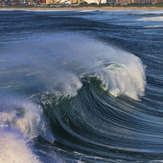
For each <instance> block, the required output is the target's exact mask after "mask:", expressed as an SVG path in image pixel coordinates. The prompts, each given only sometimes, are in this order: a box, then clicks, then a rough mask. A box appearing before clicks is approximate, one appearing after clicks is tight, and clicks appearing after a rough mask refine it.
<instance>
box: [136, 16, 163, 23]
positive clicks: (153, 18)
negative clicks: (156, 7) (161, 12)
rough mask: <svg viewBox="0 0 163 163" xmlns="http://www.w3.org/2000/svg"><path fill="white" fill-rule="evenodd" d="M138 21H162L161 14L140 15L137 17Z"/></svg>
mask: <svg viewBox="0 0 163 163" xmlns="http://www.w3.org/2000/svg"><path fill="white" fill-rule="evenodd" d="M137 20H138V21H161V22H162V21H163V16H155V17H142V18H140V19H137Z"/></svg>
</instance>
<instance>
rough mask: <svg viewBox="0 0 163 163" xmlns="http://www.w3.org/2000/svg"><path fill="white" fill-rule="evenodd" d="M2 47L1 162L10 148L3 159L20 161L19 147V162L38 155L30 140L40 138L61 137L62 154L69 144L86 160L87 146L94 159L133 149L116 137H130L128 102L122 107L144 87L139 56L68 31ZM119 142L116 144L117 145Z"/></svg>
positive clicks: (144, 81) (35, 37)
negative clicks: (4, 95) (127, 121)
mask: <svg viewBox="0 0 163 163" xmlns="http://www.w3.org/2000/svg"><path fill="white" fill-rule="evenodd" d="M40 43H41V45H42V46H41V47H40ZM29 47H30V48H29ZM3 53H5V58H4V62H2V66H4V69H3V70H2V72H1V75H2V76H3V77H4V81H5V82H6V84H5V86H4V87H3V92H4V94H6V93H8V94H10V95H11V96H13V95H14V98H13V97H12V98H11V97H9V96H7V97H6V98H4V97H2V99H3V100H2V101H3V102H1V104H0V109H1V113H0V124H1V126H0V127H1V128H0V129H1V131H2V132H1V137H3V138H2V142H1V143H0V148H2V149H3V151H2V156H1V161H4V160H6V157H8V155H9V154H11V156H10V157H8V158H7V159H8V160H9V161H11V160H13V161H14V160H19V158H18V157H16V156H17V155H18V154H19V157H20V159H21V158H23V159H24V162H29V160H32V162H39V161H40V160H41V159H40V158H39V157H37V156H35V155H34V154H33V153H36V152H35V150H34V151H32V148H31V147H30V146H31V145H30V144H31V142H33V141H34V140H35V139H37V138H38V137H41V138H42V139H44V140H45V141H47V142H48V143H51V145H52V144H53V143H56V146H57V147H58V149H59V147H60V144H62V145H63V144H64V146H66V147H65V149H62V150H63V151H62V152H63V153H67V152H66V148H68V149H73V150H74V151H75V152H76V154H75V155H81V157H84V158H85V160H87V157H88V158H89V157H90V155H91V153H92V154H93V155H98V156H99V158H98V159H99V160H100V157H105V155H106V152H104V151H106V149H108V150H110V154H109V157H112V156H113V155H114V154H115V153H116V150H118V151H119V153H120V154H119V156H118V157H117V158H119V159H122V156H121V152H126V154H127V153H128V152H129V151H130V150H131V151H136V150H138V149H132V146H131V145H129V144H128V145H126V144H125V143H123V141H121V140H119V139H120V138H121V139H122V140H124V141H127V140H128V141H130V140H133V133H131V131H130V127H131V126H127V125H123V123H126V122H125V121H124V118H126V117H128V118H129V119H130V118H133V119H134V118H135V117H132V112H133V110H132V108H129V109H131V110H127V111H126V110H125V109H124V108H125V106H127V105H128V106H129V105H130V104H129V101H130V100H131V101H132V99H133V100H140V99H141V96H143V95H144V91H145V85H146V77H145V67H144V66H143V64H142V62H141V60H140V59H139V58H138V57H136V56H135V55H133V54H130V53H129V52H126V51H124V50H122V49H120V48H118V47H115V46H113V45H109V44H108V43H105V42H101V41H98V40H96V39H93V38H89V37H86V36H83V35H79V34H72V33H70V34H68V33H62V34H54V35H51V36H47V35H46V36H45V35H41V36H40V35H36V36H34V37H32V38H28V39H27V40H20V41H18V42H14V43H13V44H12V45H8V48H7V49H6V50H4V52H3ZM21 58H22V59H21ZM13 61H14V62H13ZM11 62H12V65H10V63H11ZM6 63H7V64H6ZM6 74H8V75H7V76H6ZM22 94H23V97H22ZM20 96H21V98H20ZM118 97H119V98H118ZM130 107H131V106H130ZM117 109H118V110H117ZM114 114H116V115H114ZM119 122H120V124H118V123H119ZM101 124H103V125H102V126H101ZM121 125H123V128H121ZM122 129H123V131H122ZM121 132H123V133H124V135H123V134H122V135H121V136H120V133H121ZM100 135H102V136H100ZM54 137H55V138H54ZM99 137H100V139H99ZM106 138H107V139H106ZM55 139H57V141H55ZM105 139H106V140H105ZM18 140H20V141H18ZM118 141H120V142H119V143H120V144H121V145H118V146H116V145H115V142H118ZM8 144H9V145H8ZM134 145H135V143H134ZM4 147H5V148H4ZM15 148H16V149H19V150H14V149H15ZM51 148H54V147H51ZM100 148H101V149H100ZM98 149H100V150H98ZM54 151H55V149H54ZM87 152H88V153H87ZM79 153H80V154H79ZM86 153H87V154H88V155H89V153H90V155H89V156H87V154H86ZM67 154H68V153H67ZM82 155H83V156H82ZM75 157H76V156H75ZM55 158H57V162H59V161H61V162H62V159H61V160H60V159H59V157H58V156H55ZM94 159H97V158H96V157H94ZM98 159H97V160H98ZM106 159H108V156H107V157H106Z"/></svg>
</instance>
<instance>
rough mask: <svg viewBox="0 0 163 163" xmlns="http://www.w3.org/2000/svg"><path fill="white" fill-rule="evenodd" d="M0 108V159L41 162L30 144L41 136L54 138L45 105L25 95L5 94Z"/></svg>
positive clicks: (49, 139)
mask: <svg viewBox="0 0 163 163" xmlns="http://www.w3.org/2000/svg"><path fill="white" fill-rule="evenodd" d="M0 110H1V112H0V149H1V150H0V162H6V163H13V162H24V163H26V162H33V163H35V162H40V161H39V158H38V157H37V156H36V155H34V154H33V152H32V150H31V147H30V146H29V143H30V142H31V141H32V139H33V138H35V137H37V136H39V135H40V136H42V137H43V138H44V139H46V140H47V141H49V142H53V141H54V138H53V135H52V133H51V131H50V129H49V127H48V124H47V121H46V119H45V118H44V117H43V113H42V110H41V108H40V107H39V106H37V105H35V104H33V103H32V102H30V101H26V100H23V99H22V98H9V97H8V98H3V97H1V103H0Z"/></svg>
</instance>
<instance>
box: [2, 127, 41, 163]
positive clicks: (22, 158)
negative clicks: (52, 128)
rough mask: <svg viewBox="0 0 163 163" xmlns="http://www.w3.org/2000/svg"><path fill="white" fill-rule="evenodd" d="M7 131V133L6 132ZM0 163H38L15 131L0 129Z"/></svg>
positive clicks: (36, 158)
mask: <svg viewBox="0 0 163 163" xmlns="http://www.w3.org/2000/svg"><path fill="white" fill-rule="evenodd" d="M6 130H8V131H6ZM0 162H1V163H3V162H5V163H21V162H22V163H27V162H32V163H39V162H40V161H39V158H38V157H37V156H36V155H34V154H33V152H32V150H31V149H30V147H29V145H28V143H27V141H26V140H25V139H24V138H23V136H21V134H20V133H17V132H16V131H13V130H12V132H11V129H7V128H1V127H0Z"/></svg>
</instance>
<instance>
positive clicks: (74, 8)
mask: <svg viewBox="0 0 163 163" xmlns="http://www.w3.org/2000/svg"><path fill="white" fill-rule="evenodd" d="M134 9H136V10H137V9H163V7H146V6H143V7H133V6H132V7H131V6H127V7H124V6H119V7H117V6H116V7H114V6H110V7H98V6H96V7H85V6H83V7H55V8H52V7H21V8H20V7H3V8H2V7H1V8H0V10H134Z"/></svg>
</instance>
